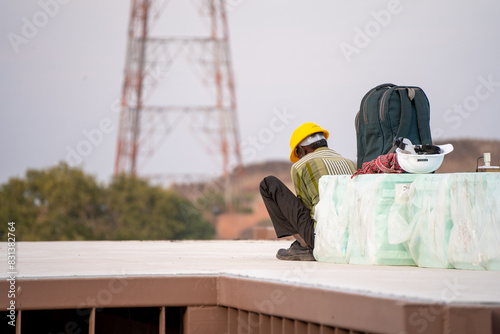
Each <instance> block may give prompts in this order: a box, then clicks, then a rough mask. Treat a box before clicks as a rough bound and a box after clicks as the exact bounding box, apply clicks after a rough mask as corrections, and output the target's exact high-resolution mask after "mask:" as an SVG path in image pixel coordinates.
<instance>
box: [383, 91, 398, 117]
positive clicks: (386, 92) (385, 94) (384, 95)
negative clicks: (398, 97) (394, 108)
mask: <svg viewBox="0 0 500 334" xmlns="http://www.w3.org/2000/svg"><path fill="white" fill-rule="evenodd" d="M396 89H397V88H396ZM390 90H391V89H390V88H389V89H388V90H386V91H385V92H384V94H382V103H381V104H380V120H381V121H383V120H384V107H385V97H386V96H387V94H389V91H390Z"/></svg>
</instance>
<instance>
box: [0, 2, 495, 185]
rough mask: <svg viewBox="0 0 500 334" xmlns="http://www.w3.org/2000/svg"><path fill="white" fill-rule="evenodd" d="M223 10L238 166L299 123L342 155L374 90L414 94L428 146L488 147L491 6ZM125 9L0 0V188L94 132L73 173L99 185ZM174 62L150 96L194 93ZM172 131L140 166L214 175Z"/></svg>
mask: <svg viewBox="0 0 500 334" xmlns="http://www.w3.org/2000/svg"><path fill="white" fill-rule="evenodd" d="M226 2H227V7H228V20H229V29H230V38H231V51H232V59H233V70H234V73H235V79H236V89H237V100H238V118H239V126H240V134H241V140H242V153H243V159H244V161H245V163H254V162H262V161H265V160H269V159H273V160H277V159H279V160H287V159H288V156H289V139H290V135H291V133H292V131H293V130H294V129H295V128H296V127H297V126H298V125H300V124H301V123H303V122H307V121H312V122H316V123H318V124H320V125H321V126H323V127H324V128H326V129H328V130H329V131H330V134H331V137H330V140H329V144H330V147H332V148H334V149H335V150H337V151H338V152H339V153H341V154H343V155H344V156H346V157H349V158H351V159H353V160H355V159H356V139H355V129H354V118H355V114H356V112H357V111H358V109H359V103H360V101H361V98H362V97H363V95H364V94H365V93H366V92H367V91H368V90H369V89H370V88H372V87H373V86H376V85H378V84H380V83H385V82H392V83H395V84H399V85H416V86H420V87H422V88H423V89H424V91H425V92H426V93H427V95H428V97H429V100H430V103H431V128H432V131H433V135H434V141H435V142H436V143H444V142H446V139H447V138H457V137H474V138H488V139H500V132H499V131H498V126H499V125H498V124H499V121H500V112H499V110H498V106H499V104H500V66H499V62H500V43H499V37H500V20H498V13H499V12H500V2H498V1H493V0H492V1H485V0H479V1H463V0H433V1H431V0H419V1H417V0H413V1H411V0H400V1H393V0H391V1H386V0H383V1H378V0H377V1H352V0H345V1H334V0H308V1H306V0H300V1H299V0H279V1H278V0H276V1H275V0H227V1H226ZM186 3H190V1H188V0H171V2H170V3H169V5H168V6H167V7H166V8H165V11H164V14H163V16H162V17H161V18H160V24H159V27H161V28H162V29H163V28H164V29H165V32H168V33H172V34H176V35H185V34H193V33H194V32H195V31H196V30H197V29H202V28H203V24H202V23H201V21H200V19H199V17H197V16H196V12H195V11H191V12H190V11H189V10H186V8H188V7H186V6H184V5H185V4H186ZM129 7H130V1H129V0H106V1H97V0H85V1H84V0H71V1H70V0H39V1H38V0H23V1H14V0H7V1H2V2H1V4H0V35H1V36H2V38H1V39H0V71H1V72H0V73H1V75H0V87H1V89H0V112H1V116H0V117H1V119H0V124H1V132H0V136H1V143H2V144H1V148H0V149H1V152H0V156H1V157H2V159H1V161H2V164H1V167H0V182H5V181H7V180H8V178H9V177H12V176H22V175H24V173H25V171H26V169H27V168H46V167H49V166H52V165H54V164H56V163H57V162H58V161H61V160H62V161H64V160H67V159H68V154H69V152H70V151H71V150H76V148H77V147H78V145H79V143H81V142H82V141H85V140H88V138H87V136H86V134H87V135H88V134H89V133H93V132H92V131H93V130H94V129H99V130H100V131H101V133H102V138H100V139H99V138H97V137H95V138H97V139H99V140H97V139H96V140H95V141H96V142H95V144H92V147H91V152H90V153H89V154H88V155H87V156H85V157H81V161H79V165H80V166H82V167H83V168H84V170H85V171H87V172H89V173H91V174H94V175H97V176H98V177H99V179H100V180H103V181H108V180H109V178H110V176H111V175H112V173H113V166H114V159H115V150H116V141H117V130H118V120H119V113H118V112H117V110H118V109H117V104H116V103H117V101H118V99H119V98H120V94H121V89H122V81H123V69H124V63H125V49H126V31H127V26H128V17H129V9H130V8H129ZM158 29H159V28H158ZM183 29H186V30H185V31H184V30H183ZM184 65H185V64H183V63H182V62H180V63H179V65H178V67H177V68H176V67H175V65H174V66H173V67H172V69H171V72H170V73H169V74H168V75H167V76H166V77H165V79H164V82H162V85H160V86H159V87H158V89H159V90H158V91H157V93H158V94H159V96H162V94H166V95H168V94H169V92H171V91H170V89H172V91H173V90H174V89H175V90H178V91H179V93H176V94H175V95H176V96H182V94H183V93H182V89H184V90H185V91H189V92H190V94H191V95H190V96H193V94H194V93H193V92H197V91H200V94H201V95H202V94H203V93H201V92H202V91H203V89H199V88H196V87H195V85H196V84H197V82H196V80H195V79H193V80H192V82H190V81H189V80H190V76H192V74H191V73H189V74H188V73H187V72H189V71H190V70H189V69H187V66H184ZM177 94H179V95H177ZM201 98H202V97H201V96H200V99H201ZM180 132H181V133H179V134H178V135H179V136H178V137H176V136H171V137H170V138H169V140H170V142H169V141H167V142H166V145H168V146H165V147H169V146H170V145H171V144H177V145H178V146H179V145H180V144H181V145H185V147H186V148H185V149H184V151H169V150H163V151H162V152H161V154H158V155H157V156H155V158H154V159H153V160H151V161H150V163H149V165H147V168H146V169H147V170H148V171H151V172H167V173H168V172H173V173H176V172H180V171H182V172H186V171H188V172H194V173H203V172H209V173H216V172H217V171H219V170H220V167H219V166H218V165H217V160H213V159H212V160H211V159H208V158H207V157H206V154H205V153H204V152H205V151H204V150H203V149H202V148H200V147H199V144H198V142H196V141H193V143H190V139H191V135H190V134H189V133H186V132H182V131H180ZM94 133H95V132H94ZM481 153H482V152H473V154H475V156H478V155H480V154H481ZM493 160H495V157H493ZM70 162H71V161H70ZM173 162H174V163H173ZM73 163H74V161H73ZM146 169H145V170H146Z"/></svg>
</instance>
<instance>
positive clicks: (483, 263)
mask: <svg viewBox="0 0 500 334" xmlns="http://www.w3.org/2000/svg"><path fill="white" fill-rule="evenodd" d="M450 184H451V190H450V193H451V199H450V207H451V218H452V221H453V228H452V230H451V234H450V242H449V249H448V261H449V262H450V263H451V264H452V265H453V266H454V267H455V268H458V269H474V270H500V216H499V213H500V211H499V210H500V174H499V173H476V174H472V173H471V174H455V175H451V176H450Z"/></svg>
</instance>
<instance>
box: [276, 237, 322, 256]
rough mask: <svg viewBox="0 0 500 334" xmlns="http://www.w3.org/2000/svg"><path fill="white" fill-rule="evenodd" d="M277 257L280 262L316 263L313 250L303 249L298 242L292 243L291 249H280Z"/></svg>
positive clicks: (309, 248)
mask: <svg viewBox="0 0 500 334" xmlns="http://www.w3.org/2000/svg"><path fill="white" fill-rule="evenodd" d="M276 257H277V258H278V259H280V260H288V261H316V259H315V258H314V256H313V249H312V248H311V247H309V246H307V247H302V246H301V245H300V243H299V242H298V241H297V240H295V241H294V242H293V243H292V245H291V246H290V248H288V249H284V248H282V249H280V250H279V251H278V253H276Z"/></svg>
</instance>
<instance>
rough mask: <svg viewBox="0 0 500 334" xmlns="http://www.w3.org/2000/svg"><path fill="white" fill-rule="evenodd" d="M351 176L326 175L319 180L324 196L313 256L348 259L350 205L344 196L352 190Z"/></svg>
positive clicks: (318, 210) (326, 259)
mask: <svg viewBox="0 0 500 334" xmlns="http://www.w3.org/2000/svg"><path fill="white" fill-rule="evenodd" d="M349 181H351V177H350V176H348V175H341V176H323V177H322V178H321V179H320V181H319V193H320V194H321V198H322V199H321V200H320V201H319V203H318V204H317V205H316V209H315V219H316V222H317V223H316V238H315V241H314V257H315V258H316V260H318V261H323V262H333V263H347V260H346V249H347V237H348V235H347V218H346V214H347V212H346V210H347V208H348V206H347V205H343V204H344V199H345V198H346V197H348V196H349V195H348V193H349V192H350V191H351V189H350V187H348V184H350V182H349Z"/></svg>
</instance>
